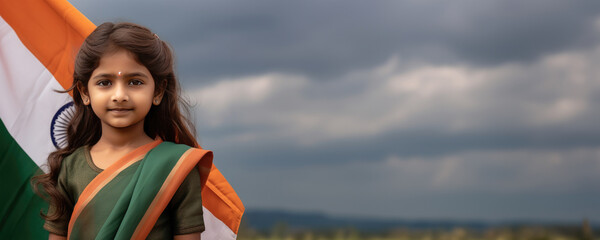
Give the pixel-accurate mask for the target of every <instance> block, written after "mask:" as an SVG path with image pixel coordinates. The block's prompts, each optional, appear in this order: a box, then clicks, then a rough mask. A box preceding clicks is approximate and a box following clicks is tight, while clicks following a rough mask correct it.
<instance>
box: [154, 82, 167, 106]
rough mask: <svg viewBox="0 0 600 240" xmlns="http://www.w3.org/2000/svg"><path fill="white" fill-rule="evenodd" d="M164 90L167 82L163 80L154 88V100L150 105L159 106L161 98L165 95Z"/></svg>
mask: <svg viewBox="0 0 600 240" xmlns="http://www.w3.org/2000/svg"><path fill="white" fill-rule="evenodd" d="M166 89H167V80H166V79H164V80H162V81H161V82H160V84H159V85H158V86H157V87H156V91H155V93H154V98H153V99H152V104H154V105H156V106H158V105H160V102H161V101H162V98H163V96H164V95H165V90H166Z"/></svg>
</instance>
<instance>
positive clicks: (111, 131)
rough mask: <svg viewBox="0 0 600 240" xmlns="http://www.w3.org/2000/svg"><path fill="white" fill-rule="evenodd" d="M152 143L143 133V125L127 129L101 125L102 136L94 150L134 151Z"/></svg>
mask: <svg viewBox="0 0 600 240" xmlns="http://www.w3.org/2000/svg"><path fill="white" fill-rule="evenodd" d="M152 141H154V139H152V138H151V137H149V136H148V135H146V133H145V132H144V124H143V123H141V124H135V125H133V126H131V127H128V128H114V127H111V126H107V125H105V124H104V123H103V124H102V135H101V137H100V139H99V140H98V142H97V143H96V144H94V146H93V147H94V148H102V149H107V148H109V149H134V148H137V147H139V146H142V145H145V144H147V143H150V142H152Z"/></svg>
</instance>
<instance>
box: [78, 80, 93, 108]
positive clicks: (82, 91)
mask: <svg viewBox="0 0 600 240" xmlns="http://www.w3.org/2000/svg"><path fill="white" fill-rule="evenodd" d="M77 91H79V94H81V101H82V102H83V105H90V102H91V101H90V95H89V94H88V91H87V88H86V87H84V86H83V84H82V83H81V82H77Z"/></svg>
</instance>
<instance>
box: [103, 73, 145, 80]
mask: <svg viewBox="0 0 600 240" xmlns="http://www.w3.org/2000/svg"><path fill="white" fill-rule="evenodd" d="M123 77H124V78H130V77H145V78H147V77H148V76H146V74H144V73H141V72H132V73H126V74H123ZM96 78H117V75H116V74H112V73H102V74H99V75H96V76H95V77H93V78H92V79H96Z"/></svg>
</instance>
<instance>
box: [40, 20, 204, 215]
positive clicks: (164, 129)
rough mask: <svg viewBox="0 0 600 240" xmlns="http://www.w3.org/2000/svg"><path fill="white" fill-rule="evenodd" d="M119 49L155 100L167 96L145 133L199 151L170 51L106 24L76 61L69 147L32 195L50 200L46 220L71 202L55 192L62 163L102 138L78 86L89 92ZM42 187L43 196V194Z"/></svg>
mask: <svg viewBox="0 0 600 240" xmlns="http://www.w3.org/2000/svg"><path fill="white" fill-rule="evenodd" d="M119 49H125V50H127V51H129V52H131V53H133V54H134V55H135V56H136V58H137V60H138V61H139V62H140V63H141V64H142V65H144V66H145V67H146V68H147V69H148V71H149V72H150V73H151V75H152V78H154V83H155V86H156V87H155V93H156V94H158V93H159V91H161V90H162V91H164V95H163V98H162V101H161V103H160V105H158V106H154V105H153V106H152V108H151V109H150V112H149V113H148V115H147V116H146V118H145V120H144V132H145V133H146V134H147V135H148V136H150V137H152V138H155V137H160V138H161V139H163V140H164V141H171V142H175V143H181V144H186V145H189V146H191V147H197V146H198V145H197V143H196V140H195V132H196V131H195V128H194V125H193V124H192V122H191V121H189V119H188V118H187V117H186V116H189V104H188V103H187V102H186V101H185V100H183V99H182V98H181V97H180V94H179V93H180V88H179V85H178V83H177V79H176V77H175V73H174V66H173V65H174V56H173V52H172V50H171V48H170V47H169V45H168V44H167V43H166V42H164V41H162V40H161V39H160V38H159V37H158V36H157V35H156V34H154V33H152V31H150V30H149V29H148V28H145V27H143V26H140V25H137V24H133V23H116V24H115V23H111V22H106V23H103V24H101V25H100V26H98V27H97V28H96V29H95V30H94V31H93V32H92V33H91V34H90V35H89V36H88V37H87V38H86V39H85V41H84V42H83V44H82V45H81V48H80V49H79V53H78V54H77V57H76V58H75V70H74V73H73V85H72V86H71V87H70V88H69V89H67V90H66V91H65V93H66V92H68V91H71V90H72V91H73V102H74V107H75V114H74V116H73V118H72V119H71V121H70V122H69V124H68V127H67V145H66V147H64V148H61V149H58V150H56V151H54V152H52V153H50V155H49V156H48V166H49V168H50V172H49V173H47V174H43V175H39V176H35V177H33V178H32V184H33V189H34V191H35V192H36V193H37V194H38V195H40V196H42V197H43V198H45V199H47V200H49V201H50V203H51V204H52V205H53V206H54V207H55V210H56V211H54V212H53V213H51V214H50V213H49V214H48V215H45V214H44V213H43V212H42V213H41V215H42V217H43V218H44V219H47V220H56V219H58V218H60V217H61V216H62V215H64V214H67V208H66V206H67V199H65V198H64V196H63V195H62V194H61V193H60V192H59V190H58V189H57V188H56V184H57V180H58V173H59V171H60V166H61V163H62V160H63V159H64V158H65V157H66V156H68V155H70V154H72V153H73V152H74V151H75V150H76V149H78V148H79V147H81V146H86V145H93V144H95V143H96V142H98V140H99V139H100V136H101V134H102V132H101V127H100V119H99V118H98V117H97V116H96V115H95V114H94V112H93V111H92V108H91V106H89V105H87V106H86V105H84V104H83V102H82V100H81V93H80V92H79V89H78V87H77V86H85V87H87V84H88V81H89V80H90V77H91V75H92V72H93V71H94V69H96V68H97V67H98V65H99V63H100V58H101V57H102V56H103V55H104V54H106V53H109V52H112V51H115V50H119ZM165 82H166V85H165V84H164V83H165ZM182 112H183V113H184V114H182ZM39 185H41V187H42V188H43V190H44V192H42V191H40V189H39V187H38V186H39ZM46 194H47V196H46Z"/></svg>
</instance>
